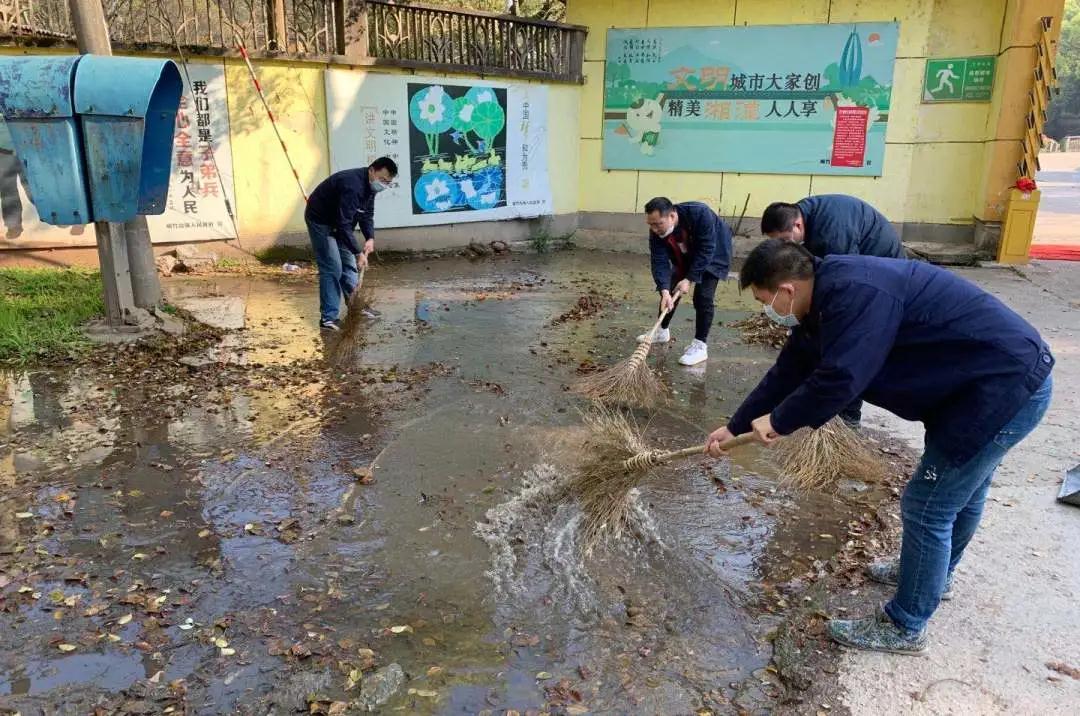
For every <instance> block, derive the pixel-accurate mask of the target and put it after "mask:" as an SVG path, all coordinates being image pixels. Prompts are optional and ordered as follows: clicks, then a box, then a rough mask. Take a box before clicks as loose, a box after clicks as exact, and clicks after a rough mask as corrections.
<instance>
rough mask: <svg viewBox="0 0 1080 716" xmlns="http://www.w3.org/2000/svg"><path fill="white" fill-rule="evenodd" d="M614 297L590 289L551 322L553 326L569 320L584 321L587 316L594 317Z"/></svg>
mask: <svg viewBox="0 0 1080 716" xmlns="http://www.w3.org/2000/svg"><path fill="white" fill-rule="evenodd" d="M611 300H612V298H611V297H610V296H606V295H603V294H600V293H598V292H597V291H595V290H593V289H590V290H589V292H588V293H586V294H584V295H582V296H579V297H578V300H577V303H576V304H575V305H574V307H573V308H571V309H570V310H569V311H567V312H566V313H564V314H562V315H561V316H559V317H558V318H556V319H555V320H553V321H552V322H551V325H552V326H559V325H562V324H563V323H566V322H567V321H583V320H585V319H586V318H592V317H593V316H595V315H596V314H598V313H600V311H602V310H603V308H604V303H605V302H610V301H611Z"/></svg>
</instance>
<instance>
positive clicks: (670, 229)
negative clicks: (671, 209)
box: [657, 224, 675, 239]
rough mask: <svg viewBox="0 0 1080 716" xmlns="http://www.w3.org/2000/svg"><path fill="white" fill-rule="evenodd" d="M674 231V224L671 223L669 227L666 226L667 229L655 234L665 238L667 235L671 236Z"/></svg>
mask: <svg viewBox="0 0 1080 716" xmlns="http://www.w3.org/2000/svg"><path fill="white" fill-rule="evenodd" d="M674 232H675V224H672V225H671V226H670V227H668V230H667V231H665V232H664V233H662V234H657V236H659V237H660V238H661V239H666V238H667V237H669V236H671V235H672V234H673V233H674Z"/></svg>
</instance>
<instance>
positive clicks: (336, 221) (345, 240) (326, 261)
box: [304, 157, 398, 331]
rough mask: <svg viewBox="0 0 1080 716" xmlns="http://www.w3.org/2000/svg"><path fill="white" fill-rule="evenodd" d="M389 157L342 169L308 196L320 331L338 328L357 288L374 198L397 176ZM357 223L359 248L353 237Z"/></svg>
mask: <svg viewBox="0 0 1080 716" xmlns="http://www.w3.org/2000/svg"><path fill="white" fill-rule="evenodd" d="M397 173H398V168H397V164H395V163H394V160H393V159H390V158H389V157H380V158H378V159H376V160H375V161H373V162H372V163H371V166H368V167H363V168H359V169H345V170H344V171H340V172H337V173H335V174H331V175H330V176H329V177H328V178H327V179H325V180H323V182H322V183H321V184H319V186H317V187H315V191H313V192H311V196H310V197H308V203H307V209H306V210H305V211H304V221H305V222H306V223H307V229H308V237H309V238H310V239H311V248H312V249H313V250H314V252H315V263H316V265H317V266H318V267H319V314H320V319H319V327H320V328H322V329H323V330H328V331H337V330H340V325H339V324H338V313H339V312H340V310H341V297H342V296H345V298H346V299H347V298H348V297H349V296H351V295H352V292H353V291H355V290H356V285H357V283H358V279H359V267H360V266H366V265H367V257H368V254H370V253H371V252H372V251H374V250H375V195H376V194H378V193H379V192H381V191H383V190H384V189H386V188H387V187H388V186H389V185H390V183H391V182H393V181H394V178H395V177H396V176H397ZM357 225H359V227H360V233H361V234H363V235H364V239H365V241H364V245H363V247H361V246H360V244H359V243H358V242H357V241H356V237H355V236H353V229H354V228H355V227H356V226H357Z"/></svg>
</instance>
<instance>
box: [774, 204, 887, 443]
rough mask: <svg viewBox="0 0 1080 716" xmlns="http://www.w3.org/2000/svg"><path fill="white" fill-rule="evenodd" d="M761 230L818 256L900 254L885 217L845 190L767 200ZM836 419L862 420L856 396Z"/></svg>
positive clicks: (860, 408) (847, 421) (856, 421)
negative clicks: (790, 200)
mask: <svg viewBox="0 0 1080 716" xmlns="http://www.w3.org/2000/svg"><path fill="white" fill-rule="evenodd" d="M761 233H763V234H765V235H766V236H768V237H769V238H772V239H784V240H786V241H792V242H794V243H796V244H801V245H802V246H803V247H804V248H805V249H806V250H807V251H809V252H810V253H812V254H813V255H814V256H817V257H818V258H824V257H826V256H832V255H835V254H858V255H860V256H881V257H884V258H893V259H902V258H906V254H905V252H904V247H903V245H902V244H901V243H900V237H899V236H898V235H897V233H896V229H894V228H893V226H892V224H890V223H889V220H888V219H886V218H885V216H884V215H882V213H881V212H880V211H878V210H877V209H875V208H874V207H872V206H870V205H869V204H867V203H866V202H865V201H863V200H862V199H858V198H856V197H854V196H847V195H846V194H820V195H818V196H808V197H806V198H805V199H801V200H799V201H798V202H796V203H794V204H787V203H784V202H782V201H777V202H774V203H772V204H769V206H768V207H766V208H765V213H763V214H762V215H761ZM840 417H841V418H843V419H844V422H846V423H847V424H848V425H850V426H851V427H853V428H857V427H858V426H859V423H860V422H861V420H862V400H859V399H856V400H855V401H854V402H853V403H852V404H851V405H849V406H848V407H846V408H844V410H842V411H841V412H840Z"/></svg>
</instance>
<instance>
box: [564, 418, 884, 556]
mask: <svg viewBox="0 0 1080 716" xmlns="http://www.w3.org/2000/svg"><path fill="white" fill-rule="evenodd" d="M585 424H586V427H588V428H589V430H590V431H591V432H592V436H593V437H592V438H591V439H590V440H589V442H588V443H586V448H587V449H588V450H589V457H588V459H587V460H586V462H585V463H584V464H583V465H582V467H581V470H580V472H578V473H577V474H576V475H575V476H574V478H573V479H572V480H571V482H570V486H569V490H570V493H571V494H572V495H574V496H575V497H576V498H577V500H578V502H579V504H580V505H581V510H582V512H583V513H584V515H585V519H584V522H583V529H584V535H585V545H586V549H587V550H589V551H591V550H592V548H593V547H595V546H596V544H598V543H599V542H601V541H603V540H604V538H605V537H608V536H610V537H612V538H618V537H619V536H620V535H621V534H622V533H623V532H624V531H625V530H627V529H628V528H629V527H630V526H631V524H632V522H631V517H632V512H633V510H632V504H631V491H632V490H633V489H634V488H636V487H637V486H638V485H640V484H641V483H642V482H644V481H645V479H646V478H647V477H648V476H649V473H650V471H651V470H652V469H653V468H655V467H658V466H660V465H664V464H667V463H670V462H672V461H675V460H682V459H685V458H689V457H694V456H701V455H702V454H703V453H704V446H702V445H695V446H693V447H688V448H684V449H682V450H673V451H668V452H666V451H663V450H656V449H651V448H650V447H649V445H648V444H647V443H646V442H645V440H644V438H643V437H642V435H641V431H640V430H639V429H638V427H637V426H636V425H635V424H634V423H633V422H632V421H631V420H630V419H629V418H628V417H627V416H626V415H625V414H624V413H621V412H615V411H610V410H607V409H604V408H598V409H597V410H595V411H594V412H593V413H591V414H589V415H586V416H585ZM755 440H756V438H755V437H754V434H753V433H744V434H742V435H738V436H736V437H734V438H732V439H731V440H729V441H728V442H726V443H724V444H723V445H721V446H720V447H721V449H722V450H730V449H731V448H734V447H738V446H740V445H745V444H746V443H749V442H754V441H755ZM777 449H778V453H777V457H778V458H779V460H778V464H779V468H780V472H781V481H782V484H784V485H786V486H788V487H791V488H794V489H796V490H812V489H820V488H824V487H829V486H832V485H834V484H835V483H836V481H837V480H838V479H839V478H840V477H841V476H847V477H852V478H857V479H862V480H865V481H868V482H873V481H877V480H880V479H881V478H883V477H884V476H885V472H886V470H885V466H884V465H883V464H882V462H881V461H880V460H879V459H878V458H877V457H876V456H875V454H874V453H873V452H872V451H871V449H870V448H869V447H868V446H867V445H866V443H865V441H864V440H863V439H862V438H861V437H860V436H859V435H858V433H856V432H855V431H854V430H852V429H851V428H849V427H848V426H847V424H846V423H844V422H843V421H842V420H840V419H839V418H834V419H833V420H831V421H829V422H828V423H826V424H825V425H823V426H822V427H821V428H819V429H817V430H806V431H798V432H796V433H795V434H794V435H792V436H789V437H785V438H784V439H783V440H780V441H779V442H778V443H777Z"/></svg>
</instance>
